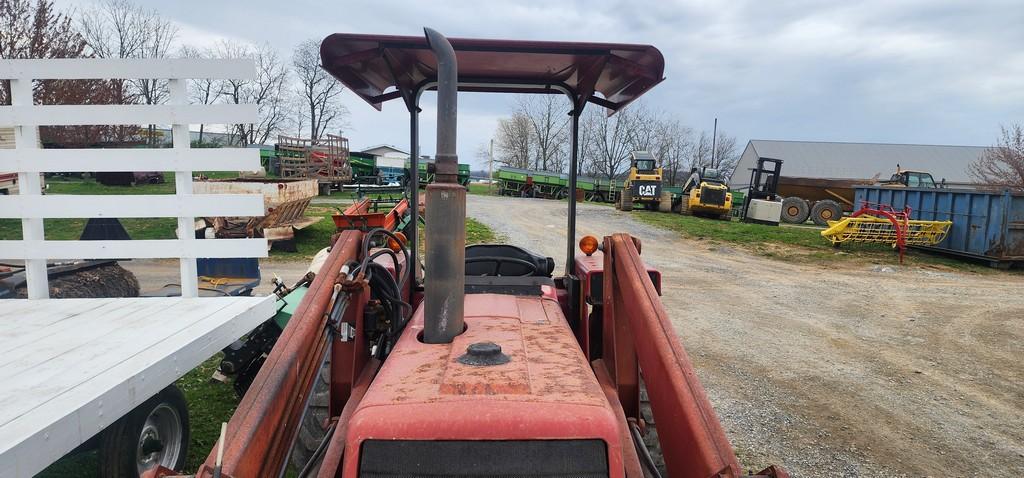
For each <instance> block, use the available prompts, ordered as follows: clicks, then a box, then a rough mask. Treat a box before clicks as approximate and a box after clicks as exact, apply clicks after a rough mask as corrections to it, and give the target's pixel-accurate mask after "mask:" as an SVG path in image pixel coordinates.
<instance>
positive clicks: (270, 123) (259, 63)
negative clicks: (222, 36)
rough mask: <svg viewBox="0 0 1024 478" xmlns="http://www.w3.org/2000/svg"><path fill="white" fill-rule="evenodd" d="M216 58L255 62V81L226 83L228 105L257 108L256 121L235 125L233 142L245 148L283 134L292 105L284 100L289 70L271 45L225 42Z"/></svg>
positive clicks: (224, 97) (225, 99) (218, 48)
mask: <svg viewBox="0 0 1024 478" xmlns="http://www.w3.org/2000/svg"><path fill="white" fill-rule="evenodd" d="M216 55H217V56H218V57H221V58H252V59H253V60H254V61H255V62H256V79H255V80H237V79H232V80H224V81H223V82H222V83H221V90H220V94H221V95H222V97H223V100H224V101H226V102H228V103H235V104H255V105H256V110H257V122H256V123H248V124H236V125H233V127H232V133H233V135H234V136H235V137H236V138H235V139H234V141H235V142H238V143H239V144H243V145H244V144H264V143H266V142H267V140H268V139H269V138H270V137H271V136H272V135H274V134H277V133H280V132H281V130H282V129H283V128H284V126H285V124H286V122H287V119H288V115H289V108H288V106H289V105H288V102H287V100H286V98H285V93H286V88H287V84H288V70H287V69H286V68H285V67H284V64H283V63H282V62H281V59H280V57H278V55H277V52H276V51H275V50H274V49H273V48H272V47H271V46H270V45H269V44H263V45H261V46H259V47H256V48H253V47H250V46H249V45H245V44H240V43H232V42H227V41H222V42H221V43H220V44H218V46H217V48H216Z"/></svg>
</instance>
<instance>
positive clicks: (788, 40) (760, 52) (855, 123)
mask: <svg viewBox="0 0 1024 478" xmlns="http://www.w3.org/2000/svg"><path fill="white" fill-rule="evenodd" d="M144 3H146V4H148V5H150V6H152V7H153V8H156V9H158V10H160V11H161V12H162V13H164V14H165V15H167V16H169V17H171V18H173V19H175V20H176V21H178V22H179V23H180V24H182V25H185V26H187V28H183V35H182V37H183V38H182V39H183V40H185V41H187V40H188V39H190V38H199V39H204V38H205V39H209V38H213V37H216V36H225V37H229V38H239V39H245V40H248V41H249V42H253V43H259V42H263V41H270V42H271V43H272V44H273V45H274V46H276V47H277V48H279V49H280V51H281V52H282V54H285V55H287V54H289V53H290V51H291V49H292V47H293V46H294V45H295V44H297V43H298V42H300V41H302V40H304V39H307V38H323V37H324V36H326V35H328V34H330V33H334V32H339V31H348V32H359V33H387V34H400V35H419V34H421V31H422V30H421V28H422V27H423V26H425V25H428V26H431V27H434V28H437V29H438V30H439V31H441V32H443V33H445V34H447V35H449V36H453V37H487V38H516V39H535V40H566V41H605V42H631V43H646V44H652V45H655V46H657V47H658V48H659V49H661V50H662V52H663V53H664V55H665V59H666V76H667V78H668V79H667V80H666V81H665V82H663V83H662V84H661V85H659V86H658V87H657V88H655V89H654V90H653V91H651V92H650V93H649V94H648V95H647V101H648V104H650V105H652V106H654V107H656V108H658V109H661V110H663V111H664V112H665V113H667V114H670V115H673V116H676V117H678V118H679V119H681V120H682V121H683V122H684V123H686V124H688V125H689V126H691V127H694V128H697V129H702V128H704V129H707V128H710V125H711V123H712V120H713V118H714V117H716V116H717V117H718V118H719V119H720V122H719V126H720V128H722V129H724V130H725V131H727V132H729V133H730V134H734V135H736V136H737V137H738V139H739V141H740V142H741V143H743V142H745V141H746V140H747V139H749V138H775V139H810V140H839V141H892V142H914V143H947V144H948V143H953V144H989V143H991V142H992V140H993V139H994V136H995V134H996V133H997V131H998V125H999V124H1001V123H1008V122H1012V121H1024V88H1021V87H1020V81H1021V80H1020V79H1021V78H1024V51H1022V50H1021V48H1020V45H1024V28H1021V25H1024V5H1022V4H1021V3H1020V2H1019V1H1018V0H978V1H971V2H962V1H954V0H904V1H900V2H893V1H891V0H861V1H856V2H825V1H820V0H773V1H763V0H760V1H757V0H732V1H728V2H722V1H712V0H687V1H664V0H663V1H654V0H652V1H647V2H636V1H634V2H623V1H613V0H603V1H582V0H578V1H577V0H568V1H563V2H548V1H541V0H522V1H518V2H515V3H513V2H487V1H481V0H474V1H464V0H454V1H445V2H401V1H397V0H376V1H373V2H369V1H361V0H360V1H351V0H350V1H346V2H343V3H340V2H339V3H329V4H328V3H324V2H319V1H313V0H293V1H289V2H276V1H270V0H251V1H249V2H245V3H239V2H204V3H202V4H199V3H198V2H190V1H182V2H157V1H156V0H146V1H145V2H144ZM198 5H201V8H197V6H198ZM186 37H187V38H186ZM475 96H479V95H473V97H475ZM464 98H468V97H464ZM346 102H347V103H348V107H349V110H350V111H351V114H352V117H351V118H350V123H351V125H352V128H351V133H350V136H351V140H352V144H354V145H356V144H365V145H371V144H377V143H393V144H396V145H399V146H403V147H407V145H408V119H407V113H406V112H405V110H404V107H403V106H402V105H401V104H400V103H399V102H393V103H394V104H388V105H385V107H384V112H383V113H378V112H376V111H375V110H373V109H372V108H370V107H369V106H368V105H365V104H363V103H362V101H361V100H359V99H358V98H356V97H355V96H354V95H348V94H347V96H346ZM429 103H430V101H426V102H425V103H424V104H425V105H428V106H429ZM510 105H511V97H509V96H505V97H502V96H493V95H492V96H482V97H480V99H473V100H471V101H470V100H466V101H461V102H460V107H462V110H460V117H461V118H462V120H460V123H459V127H460V132H459V139H460V146H459V154H460V156H461V157H462V158H472V157H473V156H475V153H476V150H477V148H478V147H479V146H480V145H481V144H484V143H486V142H487V140H488V139H489V138H490V134H491V132H493V129H494V126H495V124H496V119H497V118H498V117H501V116H503V115H507V114H508V113H509V112H510V109H511V106H510ZM427 116H428V115H427V114H423V115H421V117H422V132H421V133H422V134H421V144H422V145H423V149H424V151H425V152H427V153H428V154H432V153H433V146H432V144H433V137H432V136H431V135H432V134H433V133H432V131H433V130H432V129H431V128H432V126H430V125H431V124H432V119H428V118H427Z"/></svg>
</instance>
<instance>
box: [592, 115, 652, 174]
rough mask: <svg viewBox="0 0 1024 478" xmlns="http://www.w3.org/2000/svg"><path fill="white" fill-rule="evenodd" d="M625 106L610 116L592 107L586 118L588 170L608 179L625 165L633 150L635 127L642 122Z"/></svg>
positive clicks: (625, 167)
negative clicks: (590, 134) (589, 142)
mask: <svg viewBox="0 0 1024 478" xmlns="http://www.w3.org/2000/svg"><path fill="white" fill-rule="evenodd" d="M635 106H636V105H633V106H631V107H626V108H624V109H622V110H620V111H619V112H618V113H615V114H614V115H612V116H607V115H606V114H604V111H598V110H592V111H591V113H589V114H588V116H589V117H588V118H587V119H588V122H590V123H591V127H592V128H593V129H594V130H593V133H594V135H593V138H592V146H591V148H592V153H593V154H592V156H591V158H590V159H591V167H592V169H591V172H592V173H594V174H597V175H601V176H604V177H606V178H608V179H612V178H614V177H616V176H618V175H620V174H621V173H622V172H624V171H625V170H626V169H628V166H629V153H631V152H632V151H633V150H634V145H635V138H636V136H637V132H636V128H637V127H639V126H640V125H641V124H642V122H641V121H639V117H638V115H637V114H635V113H634V112H633V111H632V109H633V108H634V107H635Z"/></svg>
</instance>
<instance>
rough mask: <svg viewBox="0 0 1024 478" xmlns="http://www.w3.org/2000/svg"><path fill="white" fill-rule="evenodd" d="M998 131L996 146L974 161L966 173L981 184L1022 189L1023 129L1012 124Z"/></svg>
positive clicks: (1023, 170)
mask: <svg viewBox="0 0 1024 478" xmlns="http://www.w3.org/2000/svg"><path fill="white" fill-rule="evenodd" d="M1000 130H1001V133H1000V136H999V139H998V140H997V141H996V145H995V146H994V147H992V148H989V149H987V150H986V151H985V152H984V153H983V154H982V155H981V157H979V158H978V159H976V160H974V161H973V162H972V163H971V164H970V166H969V167H968V172H969V173H970V175H971V177H972V178H973V179H974V180H976V181H978V182H979V183H982V184H986V185H991V186H998V187H1010V188H1015V189H1024V127H1022V126H1021V125H1020V124H1019V123H1014V124H1013V125H1010V126H1009V127H1006V126H1002V127H1000Z"/></svg>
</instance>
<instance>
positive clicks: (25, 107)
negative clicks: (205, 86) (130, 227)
mask: <svg viewBox="0 0 1024 478" xmlns="http://www.w3.org/2000/svg"><path fill="white" fill-rule="evenodd" d="M255 75H256V69H255V65H254V64H253V62H252V61H251V60H197V59H175V60H107V59H102V60H101V59H61V60H0V80H11V96H12V98H11V106H0V127H14V129H15V149H0V172H17V173H18V184H19V191H20V194H19V195H17V196H0V218H19V219H21V220H22V240H20V241H16V240H0V258H4V259H24V260H25V266H26V275H27V286H28V297H29V298H30V299H45V298H47V297H48V295H49V287H48V285H47V274H46V262H47V260H48V259H82V258H175V257H176V258H179V259H180V261H181V293H182V296H184V297H196V296H198V283H197V277H196V258H199V257H263V256H266V254H267V246H266V241H265V240H264V239H203V240H196V239H195V235H194V232H193V230H194V223H195V217H197V216H198V217H202V216H259V215H262V214H263V199H262V198H261V197H260V196H256V195H232V196H227V195H203V194H192V172H193V171H251V170H255V169H258V168H259V151H258V150H256V149H249V148H222V149H208V148H203V149H191V148H190V141H189V125H190V124H236V123H252V122H255V121H256V106H255V105H236V104H216V105H192V104H188V97H187V93H186V91H187V89H186V86H187V81H188V80H189V79H200V78H214V79H251V78H253V77H255ZM138 78H149V79H167V80H169V89H170V96H169V101H168V104H163V105H37V104H34V102H33V95H32V83H33V80H90V79H138ZM143 124H171V125H172V136H173V140H174V147H173V148H170V149H40V148H39V144H38V131H39V130H38V126H47V125H50V126H73V125H143ZM72 171H92V172H108V171H174V178H175V180H174V186H175V194H174V195H131V196H127V195H118V196H85V195H81V196H79V195H75V196H66V195H42V194H41V193H40V181H39V173H40V172H72ZM92 217H114V218H127V217H176V218H177V219H178V228H177V231H178V234H177V236H178V238H177V239H161V240H132V241H52V240H46V239H45V236H44V230H43V219H44V218H92Z"/></svg>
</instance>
